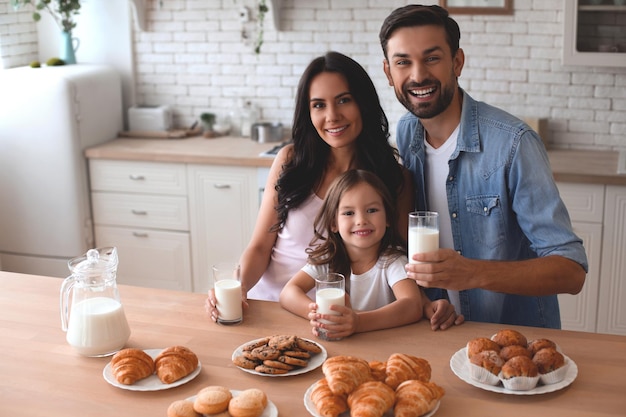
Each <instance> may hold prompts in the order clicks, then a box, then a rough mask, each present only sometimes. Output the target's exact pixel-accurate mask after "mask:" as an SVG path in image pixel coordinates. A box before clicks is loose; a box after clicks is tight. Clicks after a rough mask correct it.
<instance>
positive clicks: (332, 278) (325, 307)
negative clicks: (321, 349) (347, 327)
mask: <svg viewBox="0 0 626 417" xmlns="http://www.w3.org/2000/svg"><path fill="white" fill-rule="evenodd" d="M345 295H346V279H345V277H344V276H343V275H342V274H338V273H336V272H329V273H327V274H323V275H320V276H319V277H318V278H316V279H315V303H316V304H317V312H318V313H319V314H332V315H339V313H338V312H337V311H333V310H331V309H330V306H331V305H338V306H345V305H346V298H345ZM320 322H322V323H327V324H328V323H332V322H330V321H328V320H320ZM317 331H318V335H319V338H320V339H323V340H341V338H329V337H328V336H327V335H326V332H327V331H326V329H320V328H318V329H317Z"/></svg>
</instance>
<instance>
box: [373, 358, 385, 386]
mask: <svg viewBox="0 0 626 417" xmlns="http://www.w3.org/2000/svg"><path fill="white" fill-rule="evenodd" d="M369 365H370V370H371V371H372V378H373V379H374V381H382V382H385V378H387V362H381V361H370V363H369Z"/></svg>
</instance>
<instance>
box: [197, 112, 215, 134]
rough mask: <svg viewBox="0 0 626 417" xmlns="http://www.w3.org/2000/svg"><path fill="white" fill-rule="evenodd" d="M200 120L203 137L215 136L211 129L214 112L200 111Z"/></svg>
mask: <svg viewBox="0 0 626 417" xmlns="http://www.w3.org/2000/svg"><path fill="white" fill-rule="evenodd" d="M200 121H201V122H202V131H203V134H204V137H207V138H211V137H213V136H215V132H214V131H213V125H214V124H215V114H213V113H202V114H201V115H200Z"/></svg>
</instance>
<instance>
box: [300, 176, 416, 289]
mask: <svg viewBox="0 0 626 417" xmlns="http://www.w3.org/2000/svg"><path fill="white" fill-rule="evenodd" d="M362 183H366V184H368V185H370V186H371V187H372V188H373V189H374V190H375V191H376V192H377V193H378V194H379V195H380V197H381V198H382V200H383V205H384V207H385V216H386V219H387V228H386V230H385V234H384V236H383V238H382V240H381V241H380V246H379V248H378V258H380V257H381V256H383V255H389V256H400V255H405V254H406V243H405V241H404V239H403V238H402V237H401V236H400V234H399V233H398V215H397V210H396V201H395V200H394V199H393V197H392V195H391V192H390V190H389V188H387V186H385V184H384V183H383V182H382V181H381V179H380V178H378V176H376V175H375V174H373V173H372V172H369V171H365V170H361V169H353V170H350V171H347V172H345V173H344V174H342V175H340V176H339V177H338V178H337V179H335V181H334V182H333V184H332V185H331V187H330V188H329V190H328V194H327V195H326V199H325V200H324V204H323V205H322V208H321V209H320V211H319V213H318V214H317V216H316V218H315V223H314V229H315V237H314V238H313V240H312V241H311V247H312V248H310V249H307V252H308V254H309V263H311V264H313V265H323V264H328V265H329V270H330V272H339V273H341V274H343V275H344V276H346V277H349V276H350V273H351V268H350V258H349V257H348V252H347V251H346V247H345V245H344V243H343V240H342V239H341V236H340V235H339V232H333V231H332V230H333V229H334V228H336V225H337V216H338V212H339V204H340V203H341V198H342V197H343V195H344V194H345V193H346V192H347V191H349V190H351V189H352V188H354V187H355V186H357V185H359V184H362Z"/></svg>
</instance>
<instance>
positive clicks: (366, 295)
mask: <svg viewBox="0 0 626 417" xmlns="http://www.w3.org/2000/svg"><path fill="white" fill-rule="evenodd" d="M407 262H408V258H407V257H406V256H404V255H400V256H398V257H393V258H390V257H386V256H383V257H381V258H380V259H379V260H378V262H376V265H374V267H373V268H372V269H370V270H369V271H367V272H365V273H364V274H360V275H355V274H351V275H350V280H349V281H348V282H346V292H347V293H348V294H350V303H351V304H352V309H353V310H357V311H371V310H376V309H378V308H381V307H384V306H386V305H387V304H391V303H392V302H394V301H396V297H395V295H394V294H393V290H392V288H393V286H394V285H395V284H396V283H397V282H399V281H402V280H403V279H408V278H407V276H406V271H405V270H404V265H406V264H407ZM302 270H303V271H304V272H306V273H307V274H308V275H309V276H310V277H311V278H313V279H315V278H317V277H319V276H320V275H323V274H325V273H327V272H328V265H311V264H308V263H307V264H306V265H305V266H304V268H302Z"/></svg>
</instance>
